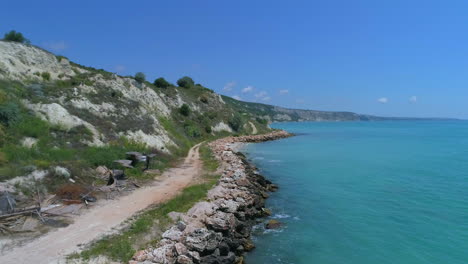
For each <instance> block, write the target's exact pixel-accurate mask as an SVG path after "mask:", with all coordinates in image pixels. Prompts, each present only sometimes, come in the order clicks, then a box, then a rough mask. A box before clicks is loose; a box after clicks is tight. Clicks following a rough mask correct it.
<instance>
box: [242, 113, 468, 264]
mask: <svg viewBox="0 0 468 264" xmlns="http://www.w3.org/2000/svg"><path fill="white" fill-rule="evenodd" d="M274 127H276V128H282V129H286V130H288V131H290V132H293V133H297V134H298V135H297V136H296V137H292V138H288V139H284V140H279V141H274V142H266V143H261V144H250V145H248V146H246V147H245V148H244V151H245V152H246V153H247V155H248V157H249V158H250V159H251V160H252V161H253V162H254V163H255V164H256V165H257V166H258V167H259V168H260V170H261V172H262V174H264V175H265V176H266V177H267V178H269V179H270V180H272V181H273V182H274V183H276V184H278V185H279V186H280V189H279V191H278V192H276V193H273V194H272V195H271V197H270V198H269V199H268V200H267V206H268V207H269V208H271V209H272V211H273V214H274V215H273V216H272V218H275V219H278V220H280V221H282V222H283V223H284V224H285V225H284V227H283V228H281V229H279V230H275V231H265V230H264V229H263V225H259V226H257V228H256V230H255V232H254V234H255V235H254V237H253V239H254V242H255V244H256V245H257V248H256V249H255V250H254V251H253V252H252V253H249V254H248V256H247V263H249V264H252V263H308V264H309V263H312V264H343V263H356V264H363V263H373V264H375V263H411V264H418V263H431V264H433V263H441V264H457V263H464V264H465V263H468V122H463V121H419V122H411V121H388V122H387V121H385V122H342V123H281V124H275V126H274Z"/></svg>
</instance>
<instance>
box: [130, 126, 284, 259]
mask: <svg viewBox="0 0 468 264" xmlns="http://www.w3.org/2000/svg"><path fill="white" fill-rule="evenodd" d="M287 136H290V134H288V133H287V132H284V131H276V132H273V133H270V134H266V135H256V136H243V137H229V138H224V139H220V140H217V141H214V142H212V143H210V144H209V145H210V147H211V149H212V151H213V153H214V155H215V157H216V158H217V159H218V160H219V161H220V163H221V167H220V168H221V170H222V175H221V178H220V180H219V182H218V184H217V185H216V186H215V187H214V188H213V189H211V190H210V191H209V192H208V195H207V199H206V201H202V202H198V203H197V204H195V205H194V206H193V207H192V208H191V209H190V210H189V211H188V212H187V213H186V214H177V213H173V214H171V217H175V218H178V219H177V220H178V222H177V223H176V224H175V225H174V226H172V227H171V228H170V229H169V230H167V231H166V232H164V233H163V235H162V240H161V241H160V242H159V243H158V244H157V246H156V247H155V248H149V249H146V250H142V251H139V252H137V253H136V254H135V255H134V257H133V260H132V261H130V263H132V264H136V263H165V264H166V263H171V264H172V263H177V264H189V263H207V264H210V263H212V264H214V263H219V264H222V263H226V264H230V263H243V253H244V252H246V251H249V250H252V249H253V248H254V247H255V245H254V244H253V243H252V241H251V240H250V233H251V229H252V226H253V225H254V224H256V219H257V218H259V217H263V216H267V215H269V214H270V212H269V210H268V209H266V208H264V205H265V199H266V198H267V197H268V192H269V191H275V190H277V186H275V185H274V184H272V183H271V182H270V181H268V180H267V179H265V178H264V177H263V176H261V175H260V174H258V173H257V171H256V169H255V167H253V166H252V165H251V164H249V163H248V162H247V160H246V158H245V156H244V155H243V154H241V153H236V152H235V151H233V149H232V148H231V147H232V143H236V142H260V141H266V140H273V139H278V138H284V137H287Z"/></svg>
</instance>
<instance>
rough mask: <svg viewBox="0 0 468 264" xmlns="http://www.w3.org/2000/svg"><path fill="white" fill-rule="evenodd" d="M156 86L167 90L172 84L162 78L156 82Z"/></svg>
mask: <svg viewBox="0 0 468 264" xmlns="http://www.w3.org/2000/svg"><path fill="white" fill-rule="evenodd" d="M154 86H156V87H158V88H167V87H169V86H171V84H170V83H169V82H168V81H166V79H164V78H163V77H160V78H157V79H156V80H154Z"/></svg>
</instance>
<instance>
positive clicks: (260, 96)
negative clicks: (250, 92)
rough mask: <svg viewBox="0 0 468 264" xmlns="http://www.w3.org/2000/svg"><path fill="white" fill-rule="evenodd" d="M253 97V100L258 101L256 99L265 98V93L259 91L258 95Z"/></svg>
mask: <svg viewBox="0 0 468 264" xmlns="http://www.w3.org/2000/svg"><path fill="white" fill-rule="evenodd" d="M254 96H255V98H257V99H258V98H263V97H265V96H267V93H266V92H265V91H261V92H259V93H256V94H255V95H254Z"/></svg>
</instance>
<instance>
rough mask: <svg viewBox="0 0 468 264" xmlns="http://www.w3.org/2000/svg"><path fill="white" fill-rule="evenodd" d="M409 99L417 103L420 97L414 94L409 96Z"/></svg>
mask: <svg viewBox="0 0 468 264" xmlns="http://www.w3.org/2000/svg"><path fill="white" fill-rule="evenodd" d="M409 101H410V103H416V102H417V101H418V97H416V96H415V95H413V96H411V97H410V98H409Z"/></svg>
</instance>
